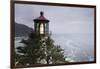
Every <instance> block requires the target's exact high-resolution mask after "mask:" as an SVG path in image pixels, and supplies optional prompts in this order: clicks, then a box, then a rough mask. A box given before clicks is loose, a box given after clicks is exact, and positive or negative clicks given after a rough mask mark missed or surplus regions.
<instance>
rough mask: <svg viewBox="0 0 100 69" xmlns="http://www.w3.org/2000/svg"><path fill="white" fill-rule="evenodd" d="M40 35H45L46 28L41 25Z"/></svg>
mask: <svg viewBox="0 0 100 69" xmlns="http://www.w3.org/2000/svg"><path fill="white" fill-rule="evenodd" d="M40 34H44V27H43V24H41V25H40Z"/></svg>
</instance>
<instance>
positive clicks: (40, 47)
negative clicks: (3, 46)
mask: <svg viewBox="0 0 100 69" xmlns="http://www.w3.org/2000/svg"><path fill="white" fill-rule="evenodd" d="M43 39H44V40H43ZM21 43H23V44H24V46H19V47H17V48H16V50H17V52H15V63H16V65H33V64H57V63H64V62H65V57H64V50H63V49H61V47H60V46H59V45H54V41H53V40H52V39H51V35H48V37H47V38H44V37H42V36H40V35H37V34H35V33H31V34H30V35H29V38H28V39H27V40H24V39H23V40H22V41H21Z"/></svg>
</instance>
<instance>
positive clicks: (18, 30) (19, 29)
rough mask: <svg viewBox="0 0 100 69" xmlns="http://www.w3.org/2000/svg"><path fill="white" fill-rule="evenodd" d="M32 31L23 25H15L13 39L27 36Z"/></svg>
mask: <svg viewBox="0 0 100 69" xmlns="http://www.w3.org/2000/svg"><path fill="white" fill-rule="evenodd" d="M32 31H33V29H32V28H30V27H28V26H26V25H24V24H18V23H15V37H21V36H27V35H28V34H29V33H31V32H32Z"/></svg>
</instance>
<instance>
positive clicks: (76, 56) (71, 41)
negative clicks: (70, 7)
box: [52, 34, 94, 62]
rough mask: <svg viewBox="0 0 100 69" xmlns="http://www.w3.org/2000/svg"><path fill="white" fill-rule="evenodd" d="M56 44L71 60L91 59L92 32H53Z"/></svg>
mask: <svg viewBox="0 0 100 69" xmlns="http://www.w3.org/2000/svg"><path fill="white" fill-rule="evenodd" d="M52 38H53V39H54V41H55V44H56V45H60V46H61V48H63V49H64V55H65V56H67V57H68V58H70V59H71V60H73V61H75V62H76V61H77V62H80V61H93V60H94V41H93V38H94V37H93V36H92V34H53V35H52Z"/></svg>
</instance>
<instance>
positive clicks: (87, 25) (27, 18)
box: [15, 4, 94, 34]
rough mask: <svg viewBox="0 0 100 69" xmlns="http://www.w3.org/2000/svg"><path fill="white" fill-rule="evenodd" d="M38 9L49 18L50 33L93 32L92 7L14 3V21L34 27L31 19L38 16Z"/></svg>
mask: <svg viewBox="0 0 100 69" xmlns="http://www.w3.org/2000/svg"><path fill="white" fill-rule="evenodd" d="M40 11H43V12H44V16H45V17H46V18H47V19H48V20H50V22H49V28H50V31H52V33H62V34H63V33H64V34H68V33H80V34H91V33H93V29H94V27H93V24H94V9H93V8H78V7H60V6H44V5H29V4H16V5H15V22H16V23H21V24H25V25H27V26H29V27H34V26H33V25H34V22H33V19H35V18H37V17H39V16H40Z"/></svg>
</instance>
